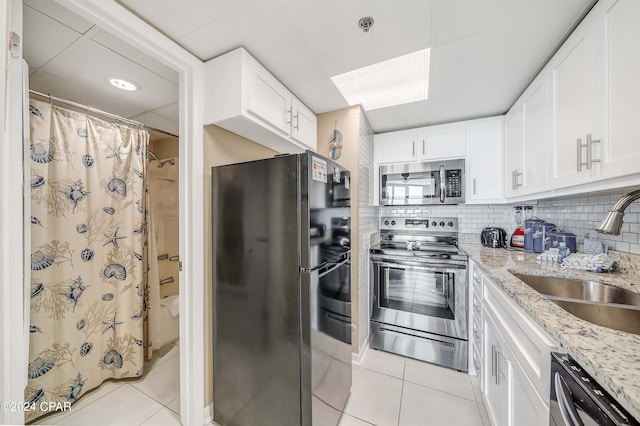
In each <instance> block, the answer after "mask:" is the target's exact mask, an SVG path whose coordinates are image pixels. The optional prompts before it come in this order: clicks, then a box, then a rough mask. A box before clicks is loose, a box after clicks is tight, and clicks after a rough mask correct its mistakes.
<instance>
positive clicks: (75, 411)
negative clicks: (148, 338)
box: [32, 341, 180, 426]
mask: <svg viewBox="0 0 640 426" xmlns="http://www.w3.org/2000/svg"><path fill="white" fill-rule="evenodd" d="M178 344H179V341H176V342H175V344H172V345H167V346H165V347H164V348H162V349H160V350H159V351H157V352H155V353H154V357H153V358H152V360H151V361H150V362H149V363H148V364H147V371H146V372H145V374H144V375H143V376H142V377H140V378H137V379H127V380H110V381H107V382H105V383H103V384H102V385H101V386H100V387H98V388H96V389H94V390H93V391H91V392H89V393H88V394H86V395H84V396H83V397H82V398H80V400H79V401H78V402H77V403H76V404H74V405H73V406H72V407H71V410H69V411H66V412H60V413H56V414H52V415H50V416H46V417H42V418H40V419H36V421H35V422H34V423H32V424H36V425H54V424H55V425H74V426H75V425H78V426H86V425H100V426H102V425H104V426H106V425H118V426H120V425H131V426H138V425H145V426H147V425H154V426H165V425H166V426H174V425H180V356H179V355H180V347H179V346H178Z"/></svg>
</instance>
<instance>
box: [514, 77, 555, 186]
mask: <svg viewBox="0 0 640 426" xmlns="http://www.w3.org/2000/svg"><path fill="white" fill-rule="evenodd" d="M522 118H523V134H524V147H523V149H524V159H523V161H524V175H523V176H522V179H521V182H524V192H525V193H527V194H533V193H537V192H541V191H544V190H546V189H547V176H548V173H549V163H550V158H549V157H550V156H549V152H550V145H551V143H550V142H551V120H550V118H551V108H550V103H549V85H548V80H547V74H546V73H541V74H540V75H539V76H538V77H537V78H536V79H535V80H534V81H533V82H532V83H531V85H530V86H529V88H528V89H527V90H526V91H525V92H524V94H523V96H522Z"/></svg>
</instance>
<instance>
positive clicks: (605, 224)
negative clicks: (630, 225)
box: [596, 189, 640, 235]
mask: <svg viewBox="0 0 640 426" xmlns="http://www.w3.org/2000/svg"><path fill="white" fill-rule="evenodd" d="M637 199H640V189H638V190H635V191H633V192H629V193H628V194H624V195H623V196H622V198H620V199H619V200H618V202H617V203H616V204H615V205H614V206H613V208H612V209H611V210H609V212H608V213H607V215H606V216H605V218H604V219H603V220H602V222H601V223H600V225H598V227H597V228H596V231H598V232H600V233H602V234H613V235H620V228H622V216H624V211H625V210H626V209H627V207H629V204H631V203H633V202H634V201H635V200H637Z"/></svg>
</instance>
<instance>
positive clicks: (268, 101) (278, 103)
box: [245, 61, 291, 136]
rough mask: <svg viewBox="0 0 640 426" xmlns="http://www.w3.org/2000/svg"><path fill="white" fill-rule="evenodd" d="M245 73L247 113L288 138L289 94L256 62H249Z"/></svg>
mask: <svg viewBox="0 0 640 426" xmlns="http://www.w3.org/2000/svg"><path fill="white" fill-rule="evenodd" d="M246 72H247V74H246V79H247V90H246V92H245V96H246V98H245V102H246V109H247V112H248V113H249V114H251V115H253V116H254V117H257V118H259V119H260V120H261V121H263V122H264V123H265V124H267V125H269V126H270V127H272V128H273V129H274V130H276V131H278V132H279V133H282V134H283V135H285V136H288V135H289V129H290V119H291V117H290V111H289V102H290V101H289V100H290V99H291V93H290V92H289V91H288V90H287V89H286V88H285V87H284V86H283V85H282V84H281V83H280V82H279V81H278V80H277V79H276V78H275V77H274V76H273V75H271V74H270V73H269V72H268V71H267V70H266V69H264V68H263V67H262V66H260V65H259V64H258V63H257V62H254V61H250V62H249V66H248V67H247V70H246Z"/></svg>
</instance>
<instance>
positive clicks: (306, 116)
mask: <svg viewBox="0 0 640 426" xmlns="http://www.w3.org/2000/svg"><path fill="white" fill-rule="evenodd" d="M290 111H291V112H290V120H291V138H292V139H294V140H296V141H298V142H300V143H303V144H305V145H306V146H308V147H309V148H310V149H312V150H314V151H315V150H316V149H317V148H318V132H317V128H318V124H317V119H316V115H315V114H314V113H313V112H311V110H309V108H307V107H306V106H304V105H303V103H302V102H300V101H299V100H298V99H297V98H291V110H290Z"/></svg>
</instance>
